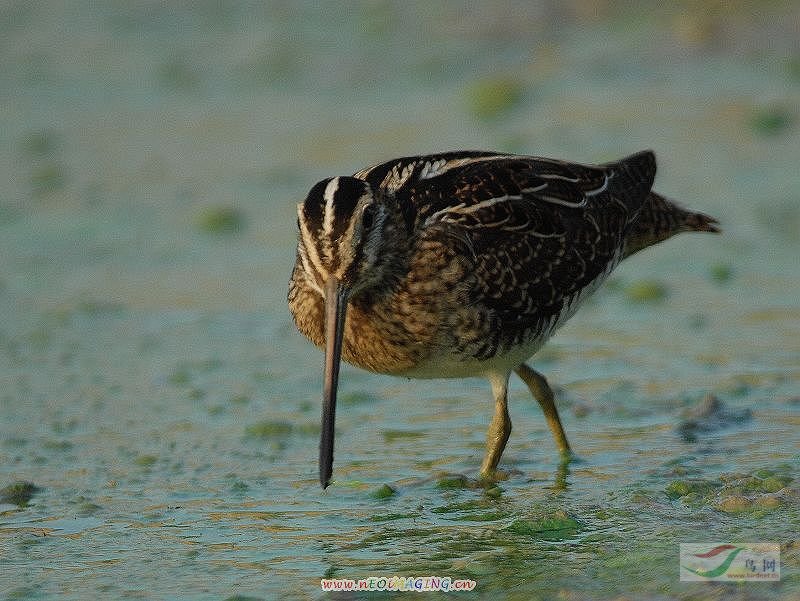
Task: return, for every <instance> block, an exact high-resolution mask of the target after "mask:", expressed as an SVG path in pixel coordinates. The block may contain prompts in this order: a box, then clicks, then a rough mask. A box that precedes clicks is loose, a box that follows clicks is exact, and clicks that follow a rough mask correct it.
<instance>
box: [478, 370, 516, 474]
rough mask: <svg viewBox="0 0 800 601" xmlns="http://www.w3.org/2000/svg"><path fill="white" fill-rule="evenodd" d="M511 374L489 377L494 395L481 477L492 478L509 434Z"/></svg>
mask: <svg viewBox="0 0 800 601" xmlns="http://www.w3.org/2000/svg"><path fill="white" fill-rule="evenodd" d="M509 375H511V374H503V375H493V376H490V377H489V383H490V384H491V385H492V394H493V395H494V417H492V423H491V424H489V431H488V433H487V434H486V457H484V459H483V464H482V465H481V477H483V478H494V476H495V473H496V470H497V464H498V463H500V457H502V455H503V450H504V449H505V448H506V442H508V437H509V435H510V434H511V418H510V417H509V415H508V376H509Z"/></svg>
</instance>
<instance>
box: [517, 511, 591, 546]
mask: <svg viewBox="0 0 800 601" xmlns="http://www.w3.org/2000/svg"><path fill="white" fill-rule="evenodd" d="M580 529H581V524H580V522H578V520H576V519H575V518H573V517H572V516H570V515H569V514H567V512H566V511H564V510H562V509H558V510H556V511H553V512H550V513H546V514H545V515H542V516H540V517H534V518H530V519H519V520H515V521H514V522H512V523H511V525H510V526H508V527H506V528H505V531H506V532H510V533H512V534H519V535H526V536H535V537H538V538H543V539H546V540H564V539H566V538H572V537H574V536H575V535H576V534H577V533H578V532H579V531H580Z"/></svg>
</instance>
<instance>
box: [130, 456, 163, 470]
mask: <svg viewBox="0 0 800 601" xmlns="http://www.w3.org/2000/svg"><path fill="white" fill-rule="evenodd" d="M157 461H158V457H157V456H156V455H139V456H138V457H137V458H136V459H134V460H133V462H134V463H135V464H136V465H138V466H140V467H145V468H148V467H152V466H154V465H155V464H156V462H157Z"/></svg>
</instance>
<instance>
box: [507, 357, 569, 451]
mask: <svg viewBox="0 0 800 601" xmlns="http://www.w3.org/2000/svg"><path fill="white" fill-rule="evenodd" d="M514 371H515V372H516V373H517V375H518V376H519V377H520V378H522V381H523V382H525V384H527V385H528V388H529V389H530V391H531V394H532V395H533V398H535V399H536V400H537V401H538V402H539V406H540V407H541V408H542V413H544V417H545V419H546V420H547V425H548V426H549V427H550V432H552V433H553V438H554V439H555V441H556V446H557V447H558V450H559V452H560V453H561V456H562V457H569V456H570V455H571V454H572V451H571V450H570V448H569V442H567V435H566V434H564V428H563V427H562V426H561V418H559V417H558V410H557V409H556V405H555V403H554V402H553V391H552V389H551V388H550V385H549V384H548V383H547V380H546V379H545V377H544V376H543V375H542V374H540V373H539V372H538V371H536V370H534V369H531V368H530V367H528V366H527V365H525V364H524V363H523V364H522V365H520V366H519V367H518V368H517V369H515V370H514Z"/></svg>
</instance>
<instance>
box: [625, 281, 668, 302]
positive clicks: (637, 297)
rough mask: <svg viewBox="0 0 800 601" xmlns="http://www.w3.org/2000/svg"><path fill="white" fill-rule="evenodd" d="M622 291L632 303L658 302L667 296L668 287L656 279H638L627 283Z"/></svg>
mask: <svg viewBox="0 0 800 601" xmlns="http://www.w3.org/2000/svg"><path fill="white" fill-rule="evenodd" d="M624 292H625V298H627V299H628V300H629V301H630V302H633V303H660V302H663V301H664V300H666V298H667V297H668V296H669V287H668V286H667V285H666V284H665V283H664V282H660V281H658V280H639V281H636V282H632V283H631V284H629V285H627V286H626V287H625V290H624Z"/></svg>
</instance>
